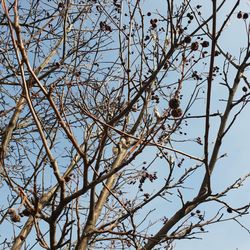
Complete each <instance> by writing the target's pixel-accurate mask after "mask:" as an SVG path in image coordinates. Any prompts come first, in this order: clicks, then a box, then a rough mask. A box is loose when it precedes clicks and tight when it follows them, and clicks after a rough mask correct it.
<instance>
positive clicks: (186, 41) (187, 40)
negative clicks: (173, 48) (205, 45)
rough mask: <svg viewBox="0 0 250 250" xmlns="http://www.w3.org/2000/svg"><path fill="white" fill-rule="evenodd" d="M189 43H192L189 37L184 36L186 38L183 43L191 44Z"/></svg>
mask: <svg viewBox="0 0 250 250" xmlns="http://www.w3.org/2000/svg"><path fill="white" fill-rule="evenodd" d="M191 41H192V38H191V36H186V37H185V38H184V42H185V43H191Z"/></svg>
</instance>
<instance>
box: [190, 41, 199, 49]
mask: <svg viewBox="0 0 250 250" xmlns="http://www.w3.org/2000/svg"><path fill="white" fill-rule="evenodd" d="M198 49H199V43H198V42H194V43H192V44H191V50H193V51H196V50H198Z"/></svg>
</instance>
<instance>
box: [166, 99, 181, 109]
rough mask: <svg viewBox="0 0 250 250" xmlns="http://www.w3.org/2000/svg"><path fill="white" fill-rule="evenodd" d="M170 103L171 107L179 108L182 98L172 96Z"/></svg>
mask: <svg viewBox="0 0 250 250" xmlns="http://www.w3.org/2000/svg"><path fill="white" fill-rule="evenodd" d="M168 105H169V107H170V108H171V109H177V108H179V107H180V100H179V99H178V98H172V99H170V100H169V103H168Z"/></svg>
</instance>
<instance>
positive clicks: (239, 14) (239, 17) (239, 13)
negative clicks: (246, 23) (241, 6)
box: [237, 11, 242, 19]
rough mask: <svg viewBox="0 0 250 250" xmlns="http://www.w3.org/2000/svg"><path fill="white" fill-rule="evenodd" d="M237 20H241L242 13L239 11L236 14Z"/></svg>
mask: <svg viewBox="0 0 250 250" xmlns="http://www.w3.org/2000/svg"><path fill="white" fill-rule="evenodd" d="M237 18H238V19H241V18H242V12H241V11H239V12H238V14H237Z"/></svg>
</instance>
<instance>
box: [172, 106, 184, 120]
mask: <svg viewBox="0 0 250 250" xmlns="http://www.w3.org/2000/svg"><path fill="white" fill-rule="evenodd" d="M182 114H183V113H182V110H181V109H180V108H177V109H173V110H172V112H171V115H172V116H173V117H174V118H179V117H181V116H182Z"/></svg>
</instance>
